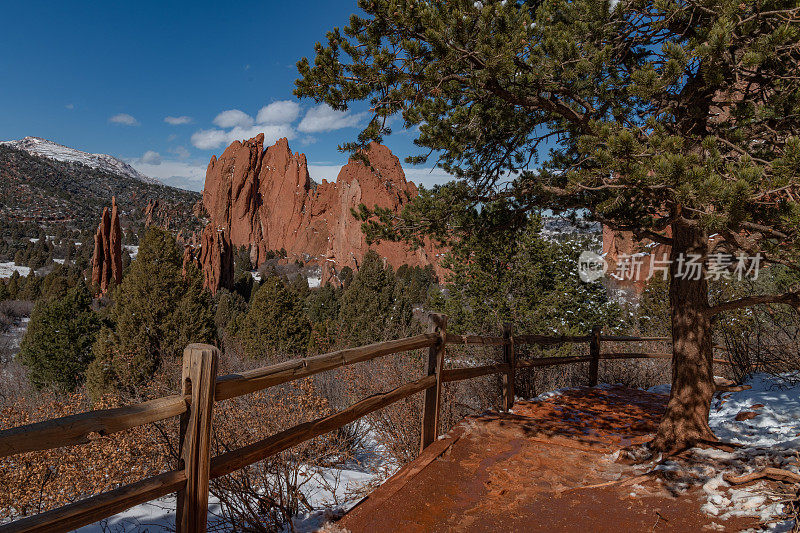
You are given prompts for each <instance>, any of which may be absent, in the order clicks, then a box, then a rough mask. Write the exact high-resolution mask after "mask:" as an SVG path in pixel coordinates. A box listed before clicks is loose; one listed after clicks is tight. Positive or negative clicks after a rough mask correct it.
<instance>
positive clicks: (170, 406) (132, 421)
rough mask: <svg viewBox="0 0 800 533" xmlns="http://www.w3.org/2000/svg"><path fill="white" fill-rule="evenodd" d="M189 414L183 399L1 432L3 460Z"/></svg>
mask: <svg viewBox="0 0 800 533" xmlns="http://www.w3.org/2000/svg"><path fill="white" fill-rule="evenodd" d="M185 411H186V400H185V398H184V397H183V396H181V395H177V394H176V395H175V396H167V397H165V398H157V399H155V400H150V401H149V402H144V403H140V404H138V405H129V406H126V407H117V408H115V409H102V410H98V411H88V412H85V413H78V414H76V415H69V416H62V417H61V418H54V419H52V420H45V421H43V422H37V423H35V424H27V425H25V426H19V427H15V428H11V429H6V430H3V431H0V457H6V456H9V455H15V454H18V453H25V452H33V451H39V450H50V449H52V448H60V447H62V446H74V445H77V444H86V443H89V442H91V440H92V438H93V436H95V435H96V436H98V437H101V436H105V435H111V434H112V433H118V432H120V431H125V430H126V429H131V428H134V427H137V426H142V425H144V424H149V423H150V422H158V421H159V420H166V419H167V418H172V417H173V416H178V415H180V414H182V413H184V412H185Z"/></svg>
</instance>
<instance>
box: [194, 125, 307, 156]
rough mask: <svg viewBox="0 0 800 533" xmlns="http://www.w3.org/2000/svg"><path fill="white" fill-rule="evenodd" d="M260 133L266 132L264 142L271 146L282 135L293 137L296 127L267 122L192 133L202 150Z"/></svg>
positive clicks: (197, 146)
mask: <svg viewBox="0 0 800 533" xmlns="http://www.w3.org/2000/svg"><path fill="white" fill-rule="evenodd" d="M259 133H263V134H264V144H265V145H266V146H269V145H271V144H275V141H277V140H278V139H280V138H281V137H286V138H288V139H293V138H294V137H295V135H296V132H295V131H294V128H292V127H291V126H290V125H288V124H267V125H261V126H250V127H246V128H243V127H238V126H237V127H235V128H233V129H231V130H228V131H225V130H219V129H210V130H200V131H197V132H195V133H194V134H193V135H192V144H193V145H194V146H195V147H196V148H199V149H201V150H212V149H214V148H219V147H220V146H222V145H227V144H230V143H232V142H233V141H244V140H247V139H252V138H253V137H255V136H256V135H258V134H259Z"/></svg>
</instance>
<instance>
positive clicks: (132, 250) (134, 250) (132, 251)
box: [123, 244, 139, 259]
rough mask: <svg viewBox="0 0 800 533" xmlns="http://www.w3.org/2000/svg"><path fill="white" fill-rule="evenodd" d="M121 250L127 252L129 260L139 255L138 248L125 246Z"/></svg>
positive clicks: (129, 245) (130, 245)
mask: <svg viewBox="0 0 800 533" xmlns="http://www.w3.org/2000/svg"><path fill="white" fill-rule="evenodd" d="M123 248H125V249H126V250H128V253H129V254H130V255H131V259H136V256H137V255H138V254H139V247H138V246H134V245H132V244H126V245H125V246H123Z"/></svg>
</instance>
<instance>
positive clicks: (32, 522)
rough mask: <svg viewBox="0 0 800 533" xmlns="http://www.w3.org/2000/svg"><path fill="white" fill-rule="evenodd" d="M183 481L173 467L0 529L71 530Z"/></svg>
mask: <svg viewBox="0 0 800 533" xmlns="http://www.w3.org/2000/svg"><path fill="white" fill-rule="evenodd" d="M185 483H186V473H185V472H184V471H183V470H173V471H170V472H165V473H163V474H159V475H157V476H153V477H149V478H147V479H143V480H142V481H138V482H136V483H131V484H130V485H125V486H124V487H120V488H118V489H114V490H111V491H108V492H104V493H102V494H98V495H96V496H92V497H90V498H87V499H85V500H81V501H78V502H75V503H71V504H69V505H65V506H63V507H58V508H57V509H52V510H50V511H47V512H44V513H41V514H37V515H34V516H30V517H28V518H23V519H21V520H17V521H15V522H10V523H8V524H4V525H2V526H0V533H12V532H14V533H23V532H24V533H28V532H34V531H35V532H41V533H54V532H61V531H72V530H74V529H77V528H79V527H82V526H86V525H89V524H92V523H94V522H97V521H98V520H102V519H103V518H107V517H109V516H112V515H115V514H117V513H119V512H122V511H124V510H125V509H130V508H131V507H133V506H135V505H139V504H140V503H145V502H149V501H150V500H154V499H156V498H160V497H162V496H166V495H167V494H170V493H172V492H175V491H176V490H178V489H179V488H180V487H182V486H183V485H184V484H185Z"/></svg>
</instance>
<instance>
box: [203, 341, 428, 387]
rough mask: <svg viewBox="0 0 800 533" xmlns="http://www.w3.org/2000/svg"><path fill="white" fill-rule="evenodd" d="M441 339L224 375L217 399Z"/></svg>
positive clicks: (379, 345)
mask: <svg viewBox="0 0 800 533" xmlns="http://www.w3.org/2000/svg"><path fill="white" fill-rule="evenodd" d="M437 342H439V335H438V334H435V333H430V334H422V335H417V336H415V337H408V338H405V339H397V340H393V341H386V342H379V343H377V344H370V345H367V346H359V347H358V348H348V349H346V350H339V351H337V352H331V353H327V354H322V355H315V356H313V357H305V358H302V359H292V360H291V361H286V362H284V363H279V364H277V365H271V366H268V367H264V368H258V369H255V370H250V371H248V372H242V373H241V374H230V375H227V376H222V377H220V378H219V379H218V380H217V387H216V392H215V399H216V400H217V401H221V400H226V399H228V398H234V397H236V396H242V395H244V394H249V393H251V392H256V391H259V390H262V389H266V388H268V387H273V386H275V385H280V384H281V383H287V382H289V381H294V380H296V379H300V378H304V377H308V376H312V375H314V374H318V373H320V372H324V371H326V370H332V369H334V368H339V367H341V366H345V365H351V364H353V363H359V362H363V361H369V360H370V359H375V358H376V357H382V356H385V355H390V354H393V353H398V352H405V351H409V350H418V349H420V348H428V347H431V346H433V345H434V344H436V343H437Z"/></svg>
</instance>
